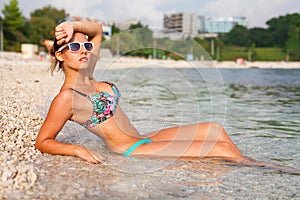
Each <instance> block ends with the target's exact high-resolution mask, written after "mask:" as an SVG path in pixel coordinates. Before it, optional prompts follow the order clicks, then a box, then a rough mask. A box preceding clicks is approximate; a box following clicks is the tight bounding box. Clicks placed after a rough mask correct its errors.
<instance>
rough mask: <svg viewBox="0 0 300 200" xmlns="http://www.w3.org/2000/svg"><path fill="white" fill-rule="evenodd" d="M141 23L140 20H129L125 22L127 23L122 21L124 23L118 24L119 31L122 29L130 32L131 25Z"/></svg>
mask: <svg viewBox="0 0 300 200" xmlns="http://www.w3.org/2000/svg"><path fill="white" fill-rule="evenodd" d="M139 22H140V20H138V19H128V20H125V21H122V22H118V23H117V24H116V27H117V28H118V29H120V30H121V31H124V30H128V29H129V27H130V25H132V24H138V23H139Z"/></svg>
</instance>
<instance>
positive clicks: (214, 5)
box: [0, 0, 300, 27]
mask: <svg viewBox="0 0 300 200" xmlns="http://www.w3.org/2000/svg"><path fill="white" fill-rule="evenodd" d="M8 2H9V0H0V9H1V10H2V9H3V5H4V3H6V4H7V3H8ZM46 5H51V6H53V7H56V8H58V9H64V10H65V11H66V12H67V13H69V14H70V15H72V16H81V17H89V18H92V19H100V20H101V21H103V22H110V21H115V22H120V21H123V20H127V19H129V18H135V19H139V20H141V21H142V23H144V24H146V25H149V26H151V27H161V26H162V23H163V15H164V14H165V13H171V12H192V13H197V14H199V15H207V16H215V17H230V16H245V17H246V18H247V20H248V21H249V25H250V27H253V26H264V25H265V22H266V21H267V20H269V19H271V18H273V17H278V16H279V15H286V14H287V13H295V12H298V13H300V4H299V0H255V1H249V0H184V1H183V0H150V1H142V0H131V1H122V0H109V1H105V0H89V1H83V0H63V1H62V0H42V1H41V0H19V7H20V9H21V10H22V12H23V15H24V16H25V17H29V14H30V12H32V11H34V10H35V9H39V8H42V7H44V6H46Z"/></svg>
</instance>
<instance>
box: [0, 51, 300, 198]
mask: <svg viewBox="0 0 300 200" xmlns="http://www.w3.org/2000/svg"><path fill="white" fill-rule="evenodd" d="M118 62H120V61H118ZM0 63H1V64H0V84H1V91H0V93H1V97H2V98H1V101H0V108H1V112H0V123H1V137H0V141H1V142H0V151H1V155H0V165H1V167H0V178H1V179H0V199H176V198H188V199H196V198H206V197H207V198H211V197H214V196H215V193H218V194H219V195H218V198H219V197H224V198H225V197H227V195H230V194H231V192H230V190H228V188H226V186H222V187H213V186H216V185H220V184H221V183H222V182H223V179H222V178H221V177H222V175H223V174H224V173H226V171H233V170H234V169H235V167H232V166H223V165H219V164H212V163H211V162H206V161H205V162H194V161H180V162H173V161H156V160H150V161H149V160H147V161H142V162H141V160H139V159H130V158H125V157H123V156H118V155H115V154H113V153H111V152H109V151H108V150H107V149H106V148H105V146H104V144H103V143H102V142H101V141H100V140H97V139H95V137H94V136H92V135H91V134H89V133H88V132H87V131H86V130H85V129H83V128H82V127H80V126H78V125H75V124H73V123H69V124H67V125H66V128H65V129H64V130H62V132H61V133H60V134H59V137H58V139H59V140H61V141H64V142H72V143H79V144H84V145H86V146H87V147H90V148H95V149H96V150H99V152H100V153H101V154H102V155H103V156H104V157H105V158H107V161H106V163H103V164H97V165H93V164H89V163H87V162H85V161H83V160H81V159H79V158H76V157H71V156H56V155H48V154H41V153H40V152H39V151H37V150H35V148H34V142H35V138H36V135H37V132H38V130H39V128H40V126H41V124H42V122H43V120H44V117H45V112H46V110H47V108H48V106H49V102H50V101H51V99H52V98H53V97H54V96H55V94H56V93H57V92H58V90H59V87H60V85H61V84H62V81H63V76H62V74H55V76H53V77H51V75H50V72H49V71H48V68H49V65H50V64H49V62H47V61H43V62H42V61H37V60H26V59H24V58H23V57H22V55H21V54H17V53H7V52H2V53H0ZM127 66H130V63H129V64H128V63H127ZM297 66H298V67H299V65H297ZM119 67H120V66H119ZM123 67H125V66H123ZM74 132H76V134H75V136H74ZM78 133H80V134H82V135H81V136H80V135H79V136H78ZM142 163H143V164H142ZM245 173H247V169H246V168H245ZM236 184H237V185H239V183H236ZM237 195H238V196H239V194H237Z"/></svg>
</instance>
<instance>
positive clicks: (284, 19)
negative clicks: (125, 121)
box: [0, 0, 300, 61]
mask: <svg viewBox="0 0 300 200" xmlns="http://www.w3.org/2000/svg"><path fill="white" fill-rule="evenodd" d="M2 14H3V18H1V19H0V20H1V24H2V27H3V33H4V41H3V43H4V45H3V46H4V50H5V51H20V48H21V44H22V43H32V44H38V45H40V43H41V41H42V40H44V39H52V38H53V37H54V28H55V26H56V25H57V24H59V23H60V22H62V21H64V20H66V19H67V18H68V17H69V14H68V13H66V11H65V10H64V9H61V10H60V9H57V8H54V7H51V6H45V7H43V8H41V9H36V10H34V11H33V12H31V13H30V17H29V19H27V18H25V17H24V16H23V15H22V12H21V10H20V8H19V5H18V0H10V1H9V3H8V4H5V5H4V8H3V10H2ZM266 24H267V28H257V27H255V28H250V29H248V28H246V27H244V26H239V25H237V26H235V27H234V28H233V29H232V30H231V31H230V32H229V33H226V34H221V35H219V37H218V38H207V39H200V38H189V37H188V38H186V39H185V40H182V41H178V42H176V43H175V42H172V41H170V40H166V39H165V38H163V39H154V38H153V32H152V30H150V29H149V28H148V27H147V26H145V25H142V24H141V23H138V24H133V25H131V26H130V28H129V29H130V30H131V31H125V32H120V30H119V29H118V28H117V27H116V26H115V25H113V26H112V33H113V37H112V39H111V40H110V41H106V42H104V44H103V46H104V47H107V48H110V49H111V51H112V52H113V53H114V54H127V55H135V56H144V57H149V56H152V57H153V56H155V57H157V58H164V57H171V58H173V59H184V56H185V55H186V54H187V53H190V52H191V44H192V43H191V41H192V40H193V41H194V42H196V43H198V44H201V46H202V47H203V48H204V49H205V50H206V51H207V52H211V50H212V49H211V48H212V46H211V45H210V44H211V41H212V40H214V44H215V47H217V48H220V49H222V48H224V47H225V46H239V47H245V48H255V47H261V48H265V47H278V48H281V49H282V51H284V52H285V53H286V54H287V55H288V56H289V60H295V61H296V60H297V61H299V60H300V14H299V13H294V14H287V15H285V16H280V17H277V18H271V19H270V20H268V21H267V22H266ZM134 30H135V31H134ZM132 33H134V34H133V35H132ZM114 36H116V37H114ZM194 46H195V45H194V44H193V45H192V48H194ZM154 47H155V48H156V47H161V48H158V49H157V50H155V53H154V50H153V49H154ZM195 48H197V47H195ZM132 49H134V50H132ZM163 49H169V51H166V50H163ZM172 49H174V50H176V51H175V52H179V54H174V53H172V51H170V50H172ZM214 51H216V50H215V49H214ZM198 59H200V58H198Z"/></svg>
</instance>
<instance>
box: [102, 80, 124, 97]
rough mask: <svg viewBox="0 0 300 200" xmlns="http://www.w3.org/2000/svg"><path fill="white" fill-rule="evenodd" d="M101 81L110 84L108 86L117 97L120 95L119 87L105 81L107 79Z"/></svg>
mask: <svg viewBox="0 0 300 200" xmlns="http://www.w3.org/2000/svg"><path fill="white" fill-rule="evenodd" d="M103 83H106V84H108V85H110V87H111V88H112V91H113V92H114V94H115V95H117V96H118V97H121V93H120V91H119V89H118V88H117V86H116V85H115V84H114V83H112V82H107V81H103Z"/></svg>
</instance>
